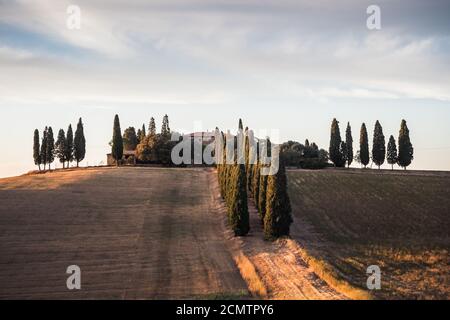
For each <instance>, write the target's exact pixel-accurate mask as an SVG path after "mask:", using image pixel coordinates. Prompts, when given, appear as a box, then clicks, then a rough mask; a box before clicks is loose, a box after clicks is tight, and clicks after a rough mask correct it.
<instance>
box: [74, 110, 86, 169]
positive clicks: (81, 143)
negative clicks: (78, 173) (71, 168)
mask: <svg viewBox="0 0 450 320" xmlns="http://www.w3.org/2000/svg"><path fill="white" fill-rule="evenodd" d="M73 156H74V158H75V160H76V161H77V168H78V167H79V165H80V162H81V161H83V160H84V157H85V156H86V138H85V137H84V127H83V121H82V119H81V118H80V119H79V120H78V125H77V130H76V131H75V140H74V147H73Z"/></svg>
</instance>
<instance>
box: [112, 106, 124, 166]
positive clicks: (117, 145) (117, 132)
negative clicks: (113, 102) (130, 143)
mask: <svg viewBox="0 0 450 320" xmlns="http://www.w3.org/2000/svg"><path fill="white" fill-rule="evenodd" d="M111 154H112V156H113V158H114V160H116V165H117V166H119V162H120V160H122V157H123V138H122V130H121V129H120V120H119V116H118V115H117V114H116V116H115V117H114V128H113V140H112V148H111Z"/></svg>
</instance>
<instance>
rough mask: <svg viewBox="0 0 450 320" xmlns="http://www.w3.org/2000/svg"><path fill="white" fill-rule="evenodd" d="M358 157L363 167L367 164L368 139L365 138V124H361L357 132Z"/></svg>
mask: <svg viewBox="0 0 450 320" xmlns="http://www.w3.org/2000/svg"><path fill="white" fill-rule="evenodd" d="M359 157H360V160H361V163H362V164H363V165H364V168H365V167H366V166H367V165H368V164H369V140H368V138H367V128H366V124H365V123H363V124H362V125H361V131H360V134H359Z"/></svg>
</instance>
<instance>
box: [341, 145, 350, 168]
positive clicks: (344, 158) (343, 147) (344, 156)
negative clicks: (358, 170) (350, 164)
mask: <svg viewBox="0 0 450 320" xmlns="http://www.w3.org/2000/svg"><path fill="white" fill-rule="evenodd" d="M347 151H348V150H347V143H345V141H342V142H341V146H340V148H339V152H340V153H341V154H342V161H343V162H344V166H345V163H346V162H347Z"/></svg>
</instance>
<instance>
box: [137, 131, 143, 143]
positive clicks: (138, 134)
mask: <svg viewBox="0 0 450 320" xmlns="http://www.w3.org/2000/svg"><path fill="white" fill-rule="evenodd" d="M136 136H137V139H138V144H139V143H141V141H142V140H144V137H143V136H142V130H141V129H138V131H137V132H136Z"/></svg>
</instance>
